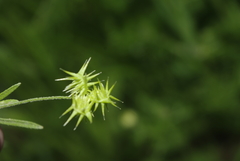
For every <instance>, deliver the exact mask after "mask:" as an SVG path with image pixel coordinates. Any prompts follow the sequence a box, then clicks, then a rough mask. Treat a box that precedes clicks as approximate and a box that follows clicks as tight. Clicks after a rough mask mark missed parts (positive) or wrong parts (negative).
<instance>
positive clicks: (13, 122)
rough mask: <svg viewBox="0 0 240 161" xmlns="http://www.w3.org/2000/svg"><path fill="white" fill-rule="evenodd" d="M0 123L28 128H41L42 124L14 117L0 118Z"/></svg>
mask: <svg viewBox="0 0 240 161" xmlns="http://www.w3.org/2000/svg"><path fill="white" fill-rule="evenodd" d="M0 124H3V125H9V126H17V127H23V128H29V129H43V126H41V125H39V124H36V123H34V122H30V121H24V120H16V119H10V118H0Z"/></svg>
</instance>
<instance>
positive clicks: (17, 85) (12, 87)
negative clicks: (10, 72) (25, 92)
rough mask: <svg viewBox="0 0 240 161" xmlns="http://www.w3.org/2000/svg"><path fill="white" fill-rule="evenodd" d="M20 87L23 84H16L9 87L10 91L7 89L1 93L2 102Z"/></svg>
mask: <svg viewBox="0 0 240 161" xmlns="http://www.w3.org/2000/svg"><path fill="white" fill-rule="evenodd" d="M20 85H21V83H17V84H14V85H13V86H11V87H9V88H8V89H6V90H5V91H3V92H2V93H0V100H2V99H4V98H5V97H7V96H8V95H9V94H11V93H12V92H13V91H15V90H16V89H17V88H18V87H19V86H20Z"/></svg>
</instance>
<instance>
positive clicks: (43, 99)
mask: <svg viewBox="0 0 240 161" xmlns="http://www.w3.org/2000/svg"><path fill="white" fill-rule="evenodd" d="M61 99H72V98H71V97H68V96H49V97H37V98H30V99H26V100H22V101H17V102H12V103H7V104H3V105H0V109H3V108H7V107H12V106H17V105H21V104H26V103H31V102H38V101H50V100H61Z"/></svg>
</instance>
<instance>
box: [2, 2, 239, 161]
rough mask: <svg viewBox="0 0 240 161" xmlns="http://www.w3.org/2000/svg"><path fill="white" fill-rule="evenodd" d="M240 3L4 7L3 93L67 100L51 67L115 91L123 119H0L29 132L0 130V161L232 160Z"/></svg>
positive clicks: (53, 109) (53, 111)
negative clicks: (84, 69) (0, 144)
mask: <svg viewBox="0 0 240 161" xmlns="http://www.w3.org/2000/svg"><path fill="white" fill-rule="evenodd" d="M239 19H240V4H239V2H238V1H237V0H229V1H223V0H218V1H217V0H182V1H180V0H178V1H177V0H148V1H143V0H138V1H137V0H120V1H111V0H100V1H91V0H88V1H84V0H61V1H57V0H45V1H43V0H37V1H27V0H21V1H19V0H10V1H7V0H0V68H1V70H0V75H1V86H0V90H1V91H2V90H4V89H6V88H7V87H9V86H11V85H13V84H15V83H17V82H22V85H21V87H20V88H19V89H18V90H17V91H15V93H14V94H12V95H11V98H16V99H20V100H21V99H26V98H29V97H38V96H50V95H64V93H62V91H61V90H62V89H63V88H64V86H65V85H67V84H65V82H55V81H54V79H56V78H61V77H64V76H65V75H64V73H62V72H61V71H60V70H59V68H63V69H66V70H69V71H73V72H77V71H78V70H79V68H80V67H81V66H82V64H83V62H84V61H85V60H86V59H87V58H89V57H92V60H91V62H90V64H89V68H88V71H92V70H95V69H96V70H97V72H100V71H102V72H103V74H102V75H101V77H102V79H106V78H107V77H108V76H109V77H110V83H114V81H117V84H116V87H115V91H113V92H114V95H115V96H116V97H117V98H120V99H121V100H123V101H124V104H119V106H120V107H121V108H122V110H121V111H119V110H118V109H116V108H115V107H111V106H109V112H107V113H106V121H103V119H102V117H101V114H100V113H99V114H96V115H95V117H94V120H93V124H89V123H88V122H87V121H86V122H83V123H82V124H81V125H80V126H79V128H78V130H77V131H73V130H72V129H73V127H74V124H75V122H74V121H72V122H71V123H70V124H69V125H68V126H66V127H62V124H63V123H64V122H65V119H66V118H67V117H65V118H61V119H58V117H59V116H60V115H61V114H62V112H63V111H64V110H65V109H66V108H67V107H69V106H70V104H71V102H70V101H68V100H63V101H51V102H41V103H33V104H29V105H21V106H18V107H14V108H10V109H6V110H1V114H0V115H1V117H11V118H16V119H24V120H31V121H34V122H38V123H40V124H42V125H44V126H45V128H44V130H41V131H34V130H28V129H20V128H13V127H7V126H2V129H3V131H4V134H5V148H4V149H3V151H2V153H1V155H0V160H3V161H4V160H24V161H32V160H35V161H43V160H44V161H52V160H61V161H73V160H85V161H88V160H89V161H90V160H98V161H101V160H102V161H106V160H119V161H120V160H124V161H128V160H129V161H132V160H144V161H179V160H183V161H202V160H204V161H218V160H223V161H238V160H239V159H240V147H239V140H240V137H239V136H240V117H239V113H240V101H239V96H240V80H239V79H240V63H239V61H240V54H239V53H240V46H239V43H240V21H239Z"/></svg>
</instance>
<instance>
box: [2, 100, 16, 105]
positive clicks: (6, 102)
mask: <svg viewBox="0 0 240 161" xmlns="http://www.w3.org/2000/svg"><path fill="white" fill-rule="evenodd" d="M17 102H19V101H18V100H16V99H7V100H3V101H0V106H4V105H7V104H10V103H17Z"/></svg>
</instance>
